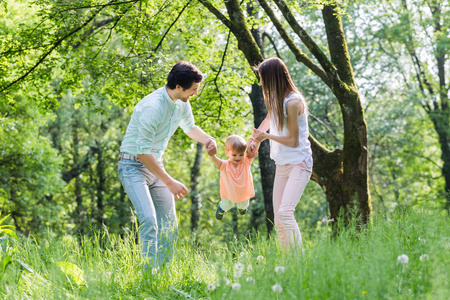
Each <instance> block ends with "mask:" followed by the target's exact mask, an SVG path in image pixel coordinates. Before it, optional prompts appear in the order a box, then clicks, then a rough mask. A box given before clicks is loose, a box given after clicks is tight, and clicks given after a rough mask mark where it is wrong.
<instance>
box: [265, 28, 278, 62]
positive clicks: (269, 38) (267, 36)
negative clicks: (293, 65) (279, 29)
mask: <svg viewBox="0 0 450 300" xmlns="http://www.w3.org/2000/svg"><path fill="white" fill-rule="evenodd" d="M262 37H263V39H264V38H267V39H268V40H269V42H270V44H272V47H273V49H274V50H275V53H276V54H277V57H278V58H279V59H281V55H280V53H278V49H277V46H276V45H275V43H274V41H273V39H272V38H271V37H270V35H269V34H267V33H266V32H263V34H262Z"/></svg>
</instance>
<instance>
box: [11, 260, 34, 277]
mask: <svg viewBox="0 0 450 300" xmlns="http://www.w3.org/2000/svg"><path fill="white" fill-rule="evenodd" d="M15 261H16V262H18V263H19V264H20V265H21V266H22V267H23V268H24V269H25V270H26V271H27V272H28V273H32V274H34V270H33V269H32V268H31V267H30V266H29V265H27V264H26V263H24V262H23V261H21V260H20V259H16V260H15Z"/></svg>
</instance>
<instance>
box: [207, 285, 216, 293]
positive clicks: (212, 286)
mask: <svg viewBox="0 0 450 300" xmlns="http://www.w3.org/2000/svg"><path fill="white" fill-rule="evenodd" d="M215 289H216V286H215V285H214V283H208V285H207V286H206V290H207V291H208V292H212V291H214V290H215Z"/></svg>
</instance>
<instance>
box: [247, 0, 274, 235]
mask: <svg viewBox="0 0 450 300" xmlns="http://www.w3.org/2000/svg"><path fill="white" fill-rule="evenodd" d="M247 12H248V14H249V15H250V16H253V17H256V16H255V15H254V8H253V5H252V4H248V6H247ZM250 32H251V34H252V36H253V38H254V40H255V42H256V45H257V46H258V48H259V52H260V53H261V56H262V57H264V47H263V39H262V34H261V31H260V30H259V28H252V29H251V30H250ZM249 97H250V101H251V102H252V105H253V118H254V125H255V128H258V127H259V125H260V124H261V123H262V121H264V119H265V118H266V115H267V109H266V106H265V105H264V96H263V93H262V88H261V86H260V85H259V84H257V83H254V84H252V90H251V92H250V94H249ZM259 170H260V173H261V186H262V191H263V198H264V211H265V213H266V227H267V233H268V234H270V233H271V232H272V229H273V224H274V222H275V221H274V213H273V201H272V198H273V182H274V179H275V163H274V162H273V160H272V159H271V158H270V144H269V141H264V142H263V143H261V145H260V147H259Z"/></svg>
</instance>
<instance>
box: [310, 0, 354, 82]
mask: <svg viewBox="0 0 450 300" xmlns="http://www.w3.org/2000/svg"><path fill="white" fill-rule="evenodd" d="M322 15H323V21H324V23H325V29H326V32H327V41H328V49H329V50H330V56H331V61H332V62H333V65H334V66H336V68H337V73H338V74H339V78H340V79H341V80H342V81H343V82H345V83H346V84H347V85H349V86H356V83H355V78H354V76H353V68H352V64H351V62H350V54H349V53H348V46H347V41H346V40H345V34H344V28H343V27H342V21H341V17H340V16H339V13H338V11H337V4H328V5H325V6H324V8H323V9H322ZM318 59H319V58H318ZM324 68H325V67H324Z"/></svg>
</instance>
